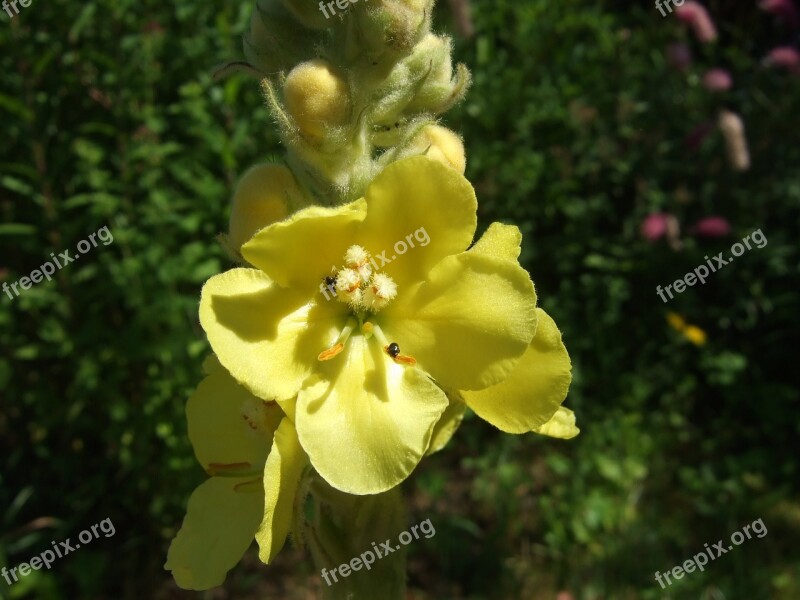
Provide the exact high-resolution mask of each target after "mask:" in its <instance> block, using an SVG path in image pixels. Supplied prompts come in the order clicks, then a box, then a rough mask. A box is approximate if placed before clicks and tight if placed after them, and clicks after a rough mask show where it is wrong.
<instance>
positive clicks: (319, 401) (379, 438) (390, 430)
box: [296, 335, 447, 494]
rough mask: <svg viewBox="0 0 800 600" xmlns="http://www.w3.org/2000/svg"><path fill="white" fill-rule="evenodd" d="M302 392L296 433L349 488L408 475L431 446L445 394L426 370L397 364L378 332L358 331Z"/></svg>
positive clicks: (369, 490) (334, 481)
mask: <svg viewBox="0 0 800 600" xmlns="http://www.w3.org/2000/svg"><path fill="white" fill-rule="evenodd" d="M320 369H321V372H322V374H323V375H322V377H317V378H314V379H312V380H310V381H309V382H307V384H306V385H305V386H304V387H303V389H302V390H301V392H300V394H299V396H298V398H297V414H296V423H297V432H298V435H299V436H300V442H301V443H302V444H303V448H304V449H305V450H306V452H307V453H308V455H309V458H310V459H311V463H312V464H313V465H314V468H315V469H316V470H317V472H318V473H319V474H320V475H321V476H322V477H323V478H325V480H326V481H327V482H328V483H330V485H332V486H333V487H335V488H337V489H339V490H341V491H343V492H347V493H351V494H377V493H379V492H383V491H385V490H388V489H390V488H392V487H394V486H396V485H397V484H398V483H400V482H401V481H403V480H404V479H405V478H406V477H407V476H408V475H409V473H411V471H412V470H413V469H414V467H416V466H417V463H419V461H420V459H421V458H422V456H423V455H424V453H425V450H426V449H427V448H428V445H429V443H430V440H431V432H432V430H433V426H434V424H435V423H436V421H437V420H438V419H439V417H440V416H441V414H442V412H444V410H445V408H446V407H447V397H446V396H445V394H444V392H443V391H442V390H441V389H439V388H438V387H437V386H436V384H434V383H433V382H432V381H431V380H430V378H429V377H428V376H427V375H426V374H425V373H423V372H422V371H421V370H419V369H417V368H413V367H404V366H402V365H399V364H396V363H394V362H393V361H392V360H391V359H390V358H389V357H388V356H387V355H386V353H385V352H384V351H383V349H382V348H381V347H380V345H379V343H378V342H377V340H376V339H375V338H372V339H371V340H369V341H367V340H365V339H364V337H363V336H362V335H355V336H353V337H352V338H351V339H350V341H349V342H348V344H347V348H346V350H345V351H344V352H343V353H342V354H341V355H340V356H338V357H336V358H335V359H333V360H331V361H328V362H326V363H322V365H321V367H320Z"/></svg>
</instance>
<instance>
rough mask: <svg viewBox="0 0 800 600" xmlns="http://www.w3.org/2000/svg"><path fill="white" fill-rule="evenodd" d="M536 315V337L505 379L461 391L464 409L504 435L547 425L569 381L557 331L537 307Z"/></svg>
mask: <svg viewBox="0 0 800 600" xmlns="http://www.w3.org/2000/svg"><path fill="white" fill-rule="evenodd" d="M536 313H537V315H538V317H539V319H538V320H539V324H538V327H537V329H536V335H535V337H534V338H533V340H532V341H531V344H530V346H529V347H528V349H527V350H526V351H525V354H524V355H523V356H522V360H520V362H519V365H518V366H517V368H516V370H515V371H514V372H513V373H512V374H511V375H510V376H509V377H508V379H506V380H505V381H503V382H502V383H499V384H498V385H495V386H492V387H490V388H486V389H484V390H480V391H477V392H463V396H464V400H465V401H466V403H467V406H469V407H470V408H471V409H472V410H474V411H475V413H476V414H477V415H478V416H479V417H481V418H482V419H485V420H486V421H488V422H489V423H491V424H492V425H494V426H495V427H497V428H498V429H501V430H502V431H505V432H506V433H526V432H528V431H532V430H534V429H535V428H537V427H541V426H543V425H544V424H545V423H547V422H548V421H549V420H550V419H551V418H552V417H553V415H554V414H555V413H556V411H557V410H558V408H559V407H560V406H561V403H562V402H563V401H564V398H566V396H567V391H568V390H569V384H570V382H571V380H572V375H571V372H570V371H571V368H572V366H571V363H570V359H569V354H567V349H566V347H565V346H564V343H563V342H562V341H561V332H560V331H559V330H558V327H556V324H555V321H553V319H552V318H550V316H549V315H548V314H547V313H546V312H544V311H543V310H542V309H541V308H537V309H536Z"/></svg>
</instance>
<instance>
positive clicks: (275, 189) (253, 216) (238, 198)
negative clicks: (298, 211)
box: [228, 164, 302, 252]
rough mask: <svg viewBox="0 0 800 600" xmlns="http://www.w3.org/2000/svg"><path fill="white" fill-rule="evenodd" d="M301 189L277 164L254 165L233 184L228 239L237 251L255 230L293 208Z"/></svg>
mask: <svg viewBox="0 0 800 600" xmlns="http://www.w3.org/2000/svg"><path fill="white" fill-rule="evenodd" d="M301 198H302V192H301V191H300V188H299V187H298V185H297V182H296V181H295V179H294V176H293V175H292V173H291V171H289V169H287V168H286V167H284V166H281V165H272V164H263V165H256V166H255V167H253V168H251V169H250V170H249V171H247V172H246V173H245V174H244V175H243V176H242V178H241V180H240V181H239V183H238V185H237V186H236V191H235V192H234V194H233V206H232V208H231V219H230V227H229V234H228V240H229V242H230V244H231V247H232V248H233V249H234V250H236V251H237V252H238V251H239V248H241V247H242V244H244V243H245V242H247V241H248V240H249V239H250V238H251V237H253V235H254V234H255V233H256V232H257V231H258V230H259V229H263V228H264V227H266V226H267V225H271V224H272V223H274V222H276V221H280V220H281V219H283V218H285V217H286V216H287V214H288V213H289V210H290V208H297V207H299V204H300V202H299V201H300V199H301Z"/></svg>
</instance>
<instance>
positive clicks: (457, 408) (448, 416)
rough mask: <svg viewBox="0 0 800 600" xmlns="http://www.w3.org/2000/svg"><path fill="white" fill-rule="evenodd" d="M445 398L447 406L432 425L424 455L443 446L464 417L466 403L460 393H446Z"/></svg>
mask: <svg viewBox="0 0 800 600" xmlns="http://www.w3.org/2000/svg"><path fill="white" fill-rule="evenodd" d="M447 400H448V404H447V408H446V409H445V411H444V413H442V416H441V417H440V418H439V420H438V421H436V425H434V427H433V434H432V435H431V443H430V445H429V446H428V450H427V451H426V452H425V456H430V455H431V454H433V453H435V452H438V451H439V450H441V449H442V448H444V447H445V446H446V445H447V444H448V442H449V441H450V439H451V438H452V437H453V434H454V433H455V432H456V431H457V430H458V428H459V426H460V425H461V421H462V420H463V419H464V412H465V411H466V409H467V405H466V404H464V400H463V399H462V398H461V395H460V394H459V393H458V392H454V393H448V394H447Z"/></svg>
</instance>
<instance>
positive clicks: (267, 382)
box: [200, 269, 347, 400]
mask: <svg viewBox="0 0 800 600" xmlns="http://www.w3.org/2000/svg"><path fill="white" fill-rule="evenodd" d="M320 298H321V296H320ZM346 313H347V307H346V306H345V305H344V304H342V303H340V302H326V301H325V300H324V299H322V300H321V302H319V303H315V302H310V301H309V296H308V294H306V293H304V292H302V291H298V290H293V289H285V288H281V287H279V286H277V285H276V284H275V283H274V282H273V281H271V280H270V279H269V277H267V276H266V275H264V273H262V272H261V271H257V270H255V269H232V270H230V271H227V272H225V273H222V274H221V275H216V276H214V277H212V278H211V279H210V280H209V281H208V282H207V283H206V284H205V286H204V287H203V293H202V295H201V298H200V323H201V324H202V326H203V329H204V330H205V332H206V334H207V335H208V341H209V342H210V343H211V347H212V348H213V350H214V352H215V353H216V355H217V357H218V358H219V360H220V362H221V363H222V364H223V365H224V366H225V368H226V369H227V370H228V371H229V372H230V374H231V375H233V377H234V378H235V379H236V380H237V381H239V382H240V383H242V384H243V385H245V386H246V387H247V388H248V389H249V390H250V391H251V392H253V393H254V394H255V395H256V396H258V397H259V398H263V399H265V400H285V399H287V398H291V397H293V396H295V395H296V394H297V392H298V390H299V389H300V386H301V385H302V382H303V380H304V379H305V378H306V377H307V376H308V375H309V374H310V373H311V372H312V370H313V369H314V368H316V365H317V355H318V354H319V352H320V349H321V348H325V347H326V345H327V344H328V343H329V342H330V340H331V339H332V338H335V337H336V335H337V334H338V332H339V328H340V326H341V323H344V317H343V315H345V314H346Z"/></svg>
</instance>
